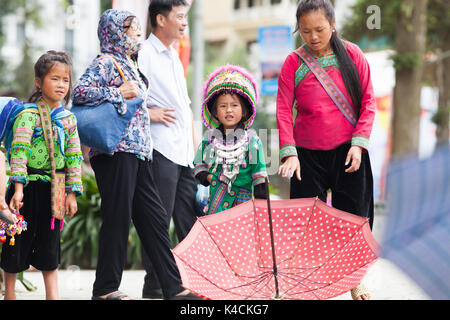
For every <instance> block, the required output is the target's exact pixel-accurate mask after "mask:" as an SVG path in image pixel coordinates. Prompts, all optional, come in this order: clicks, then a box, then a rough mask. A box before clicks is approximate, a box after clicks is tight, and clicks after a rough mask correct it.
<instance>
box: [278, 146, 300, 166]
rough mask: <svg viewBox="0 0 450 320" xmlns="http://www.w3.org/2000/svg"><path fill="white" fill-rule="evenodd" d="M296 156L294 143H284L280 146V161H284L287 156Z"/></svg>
mask: <svg viewBox="0 0 450 320" xmlns="http://www.w3.org/2000/svg"><path fill="white" fill-rule="evenodd" d="M290 156H296V157H297V156H298V154H297V149H296V148H295V145H290V144H285V145H283V146H282V147H281V148H280V161H281V162H284V160H285V159H286V158H287V157H290Z"/></svg>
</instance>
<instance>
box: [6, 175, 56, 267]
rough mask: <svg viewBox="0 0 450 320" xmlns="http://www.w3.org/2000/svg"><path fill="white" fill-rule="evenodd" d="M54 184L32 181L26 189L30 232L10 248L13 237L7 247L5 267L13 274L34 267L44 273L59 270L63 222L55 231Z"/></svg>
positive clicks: (25, 209)
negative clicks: (52, 226) (53, 216)
mask: <svg viewBox="0 0 450 320" xmlns="http://www.w3.org/2000/svg"><path fill="white" fill-rule="evenodd" d="M50 189H51V186H50V183H49V182H44V181H41V180H37V181H30V182H29V183H28V185H27V186H26V187H25V188H24V189H23V207H22V208H21V209H20V214H21V215H23V217H24V219H25V221H26V222H27V223H28V226H27V230H26V231H23V232H22V233H21V234H20V235H18V234H16V236H15V237H14V238H15V240H16V241H15V242H16V244H15V245H14V246H10V245H9V240H10V239H11V237H9V236H8V237H7V239H6V242H5V244H3V248H2V255H1V264H0V266H1V268H2V269H3V270H5V271H6V272H9V273H19V272H22V271H25V270H27V269H28V268H29V267H30V265H32V266H33V267H35V268H36V269H38V270H41V271H52V270H56V269H57V268H58V265H59V263H60V260H61V246H60V237H61V233H60V223H61V222H60V220H55V228H54V229H53V230H52V229H51V220H52V208H51V201H50V199H51V193H50ZM14 191H15V188H14V184H11V185H10V186H9V190H8V195H7V198H6V200H7V203H9V202H10V201H11V198H12V196H13V195H14Z"/></svg>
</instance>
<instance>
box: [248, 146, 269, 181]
mask: <svg viewBox="0 0 450 320" xmlns="http://www.w3.org/2000/svg"><path fill="white" fill-rule="evenodd" d="M248 149H249V153H248V160H249V164H250V166H251V167H252V170H251V172H252V184H253V186H256V185H258V184H260V183H264V182H265V179H266V177H267V171H266V161H265V158H264V149H263V145H262V143H261V140H260V139H259V138H258V137H252V138H251V140H250V143H249V145H248Z"/></svg>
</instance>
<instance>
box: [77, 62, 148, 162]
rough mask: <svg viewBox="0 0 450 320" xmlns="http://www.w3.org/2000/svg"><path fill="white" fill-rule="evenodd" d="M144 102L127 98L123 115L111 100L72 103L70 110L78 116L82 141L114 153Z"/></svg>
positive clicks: (100, 149)
mask: <svg viewBox="0 0 450 320" xmlns="http://www.w3.org/2000/svg"><path fill="white" fill-rule="evenodd" d="M108 57H110V58H111V59H112V60H113V62H114V64H115V66H116V68H117V70H118V71H119V73H120V75H121V76H122V79H123V80H124V81H125V82H127V79H126V78H125V76H124V74H123V72H122V70H121V69H120V67H119V65H118V64H117V62H116V61H115V59H114V58H113V57H111V56H108ZM143 102H144V100H143V99H141V98H133V99H127V100H126V103H127V112H126V113H125V114H123V115H120V114H119V113H118V112H117V108H116V107H115V106H114V105H113V104H112V103H110V102H104V103H102V104H99V105H98V106H85V105H72V108H71V109H70V111H72V113H73V114H74V115H75V117H76V118H77V128H78V134H79V136H80V141H81V143H82V144H84V145H86V146H88V147H91V148H93V149H96V150H99V151H100V152H103V153H108V154H112V153H113V151H114V149H115V148H116V147H117V145H118V144H119V142H120V140H121V138H122V135H123V133H124V132H125V130H126V128H127V127H128V125H129V123H130V121H131V119H132V118H133V116H134V114H135V113H136V111H137V110H138V108H139V107H140V106H141V104H142V103H143Z"/></svg>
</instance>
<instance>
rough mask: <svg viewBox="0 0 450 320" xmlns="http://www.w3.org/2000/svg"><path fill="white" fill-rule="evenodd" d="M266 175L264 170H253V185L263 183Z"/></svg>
mask: <svg viewBox="0 0 450 320" xmlns="http://www.w3.org/2000/svg"><path fill="white" fill-rule="evenodd" d="M266 177H267V172H266V171H260V172H255V173H253V174H252V184H253V185H254V186H256V185H258V184H261V183H264V182H265V180H266Z"/></svg>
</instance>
